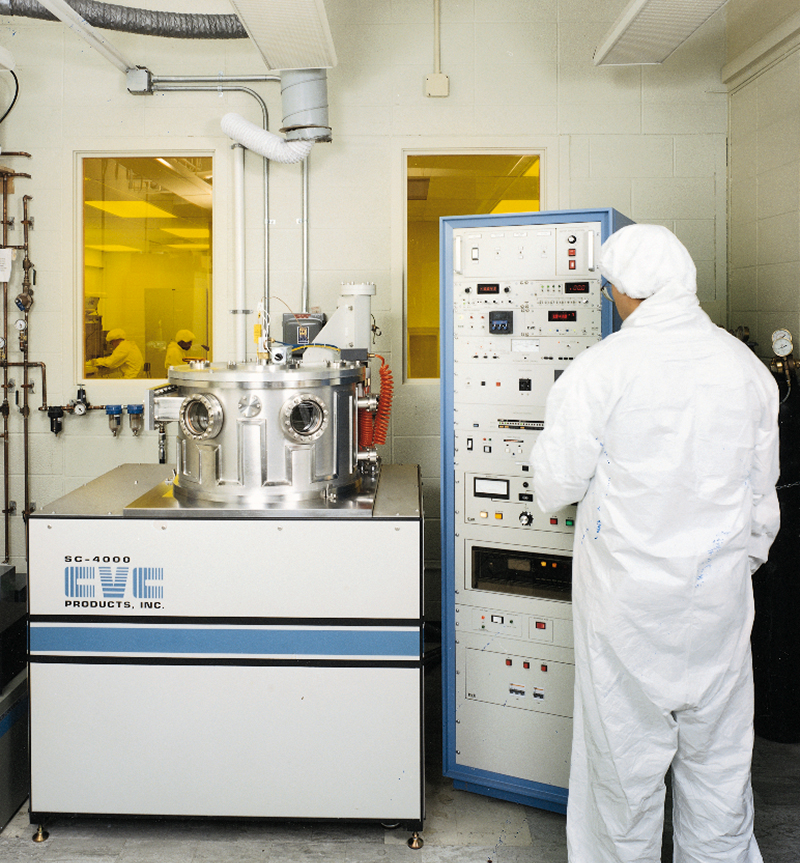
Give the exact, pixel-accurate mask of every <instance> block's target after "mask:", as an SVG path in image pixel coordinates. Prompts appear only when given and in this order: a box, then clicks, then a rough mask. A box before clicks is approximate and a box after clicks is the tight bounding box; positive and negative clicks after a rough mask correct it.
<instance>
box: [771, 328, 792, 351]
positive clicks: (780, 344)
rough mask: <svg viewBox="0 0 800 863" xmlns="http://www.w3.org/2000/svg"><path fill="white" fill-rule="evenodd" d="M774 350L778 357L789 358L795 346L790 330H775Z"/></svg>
mask: <svg viewBox="0 0 800 863" xmlns="http://www.w3.org/2000/svg"><path fill="white" fill-rule="evenodd" d="M772 350H773V351H774V353H775V355H776V356H779V357H788V356H789V354H790V353H791V352H792V350H793V345H792V335H791V333H790V332H789V331H788V330H775V332H774V333H773V334H772Z"/></svg>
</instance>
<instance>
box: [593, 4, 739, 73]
mask: <svg viewBox="0 0 800 863" xmlns="http://www.w3.org/2000/svg"><path fill="white" fill-rule="evenodd" d="M726 2H727V0H631V2H630V3H629V4H628V6H627V7H626V8H625V10H624V11H623V13H622V14H621V15H620V17H619V18H618V19H617V21H616V22H615V24H614V26H613V27H612V28H611V30H610V31H609V32H608V35H607V36H606V37H605V39H604V40H603V42H602V43H601V44H600V47H599V48H598V49H597V50H596V51H595V54H594V63H595V66H600V65H603V66H627V65H640V64H649V63H663V62H664V60H666V59H667V57H669V55H670V54H672V52H673V51H674V50H675V49H676V48H678V47H679V46H680V45H682V44H683V43H684V42H685V41H686V40H687V39H688V38H689V37H690V36H691V35H692V33H694V31H695V30H697V28H698V27H700V26H701V25H702V24H705V22H706V21H708V19H709V18H710V17H711V16H712V15H713V14H714V13H715V12H716V11H717V10H718V9H720V8H721V7H722V6H724V5H725V3H726Z"/></svg>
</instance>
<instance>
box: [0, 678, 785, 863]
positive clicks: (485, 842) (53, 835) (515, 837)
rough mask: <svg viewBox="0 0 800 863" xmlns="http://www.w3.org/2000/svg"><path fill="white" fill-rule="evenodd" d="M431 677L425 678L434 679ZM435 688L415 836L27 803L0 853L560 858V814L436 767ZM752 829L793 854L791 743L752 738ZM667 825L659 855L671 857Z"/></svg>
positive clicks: (771, 847)
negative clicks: (464, 784) (40, 824)
mask: <svg viewBox="0 0 800 863" xmlns="http://www.w3.org/2000/svg"><path fill="white" fill-rule="evenodd" d="M434 686H435V682H434ZM435 698H436V693H435V692H432V693H430V697H429V699H428V708H429V710H428V714H429V717H430V727H429V728H428V731H427V741H428V764H427V774H428V775H427V780H428V781H427V794H426V799H427V818H426V821H425V829H424V832H423V837H424V840H425V845H424V847H423V848H422V849H421V850H418V851H412V850H410V849H409V848H408V847H407V845H406V840H407V839H408V835H409V834H408V833H407V832H405V831H403V830H385V829H383V828H382V827H381V826H379V825H375V824H342V823H334V824H326V823H306V822H296V823H287V822H280V823H273V822H254V821H247V822H231V821H185V820H152V819H151V820H123V819H111V818H97V819H90V818H81V817H68V816H59V817H55V818H53V819H51V820H50V821H49V823H48V824H47V829H48V831H49V834H50V837H49V839H48V840H47V841H46V842H44V843H40V844H37V843H34V842H32V841H31V837H32V835H33V834H34V832H35V829H34V828H33V827H32V826H31V825H30V824H29V823H28V813H27V804H26V805H24V806H23V807H22V809H21V810H20V811H19V812H18V813H17V815H16V816H15V817H14V818H13V819H12V820H11V822H10V823H9V824H8V825H7V826H6V828H5V829H4V830H3V831H2V833H0V861H2V863H17V861H30V860H39V861H45V863H150V861H152V863H227V861H231V863H233V861H236V863H256V861H260V863H267V861H279V860H280V861H282V863H295V861H297V863H301V861H303V863H311V861H319V863H395V861H397V863H400V861H405V863H414V861H416V863H488V861H492V863H566V860H567V852H566V842H565V837H564V823H565V819H564V817H563V816H561V815H557V814H554V813H551V812H543V811H539V810H536V809H531V808H529V807H525V806H520V805H517V804H513V803H506V802H504V801H499V800H494V799H491V798H488V797H482V796H479V795H476V794H470V793H468V792H464V791H454V790H453V788H452V784H451V783H450V781H449V780H446V779H444V778H443V777H442V775H441V758H440V742H439V739H440V738H439V731H440V726H439V722H438V710H437V707H438V704H437V701H436V700H435ZM753 786H754V790H755V799H756V835H757V837H758V839H759V842H760V845H761V851H762V854H763V857H764V860H765V861H766V863H798V860H800V850H798V849H800V744H793V745H787V744H780V743H772V742H770V741H767V740H763V739H761V738H757V740H756V749H755V756H754V762H753ZM671 857H672V855H671V840H670V836H669V825H667V829H666V831H665V841H664V854H663V861H664V862H665V863H667V861H670V860H671Z"/></svg>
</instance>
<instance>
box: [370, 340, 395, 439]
mask: <svg viewBox="0 0 800 863" xmlns="http://www.w3.org/2000/svg"><path fill="white" fill-rule="evenodd" d="M375 356H376V357H377V358H378V359H379V360H380V361H381V367H380V370H379V374H380V376H381V392H380V396H379V397H378V410H377V412H376V413H375V422H374V423H373V429H374V430H373V435H372V442H373V443H374V444H376V445H380V444H385V443H386V434H387V432H388V431H389V418H390V417H391V415H392V398H393V396H394V381H393V380H392V370H391V369H390V368H389V366H387V365H386V360H385V359H384V358H383V357H382V356H381V355H380V354H375Z"/></svg>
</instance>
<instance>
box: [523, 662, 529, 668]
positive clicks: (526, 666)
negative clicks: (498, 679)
mask: <svg viewBox="0 0 800 863" xmlns="http://www.w3.org/2000/svg"><path fill="white" fill-rule="evenodd" d="M522 667H523V668H530V667H531V664H530V662H523V663H522Z"/></svg>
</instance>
